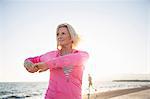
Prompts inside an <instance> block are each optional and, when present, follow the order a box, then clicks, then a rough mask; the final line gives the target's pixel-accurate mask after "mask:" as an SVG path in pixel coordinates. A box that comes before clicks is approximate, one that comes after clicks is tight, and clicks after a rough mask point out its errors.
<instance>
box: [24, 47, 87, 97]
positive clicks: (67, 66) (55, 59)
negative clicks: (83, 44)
mask: <svg viewBox="0 0 150 99" xmlns="http://www.w3.org/2000/svg"><path fill="white" fill-rule="evenodd" d="M88 57H89V55H88V53H87V52H85V51H79V50H75V49H74V50H73V52H72V53H70V54H67V55H64V56H60V53H59V51H58V50H57V51H51V52H48V53H46V54H43V55H41V56H36V57H30V58H27V59H26V61H31V62H33V63H38V62H45V63H46V64H47V65H48V66H49V70H50V79H49V85H48V89H47V91H46V94H45V99H81V98H82V97H81V96H82V94H81V91H82V90H81V86H82V74H83V69H84V62H85V61H86V60H87V59H88Z"/></svg>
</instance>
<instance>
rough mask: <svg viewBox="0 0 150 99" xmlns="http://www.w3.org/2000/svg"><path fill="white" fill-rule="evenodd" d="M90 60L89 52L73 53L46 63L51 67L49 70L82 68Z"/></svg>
mask: <svg viewBox="0 0 150 99" xmlns="http://www.w3.org/2000/svg"><path fill="white" fill-rule="evenodd" d="M88 58H89V54H88V53H87V52H84V51H82V52H78V53H71V54H68V55H64V56H60V57H55V58H53V59H50V60H48V61H46V62H45V63H46V64H47V65H48V66H49V68H63V67H70V66H81V65H83V64H84V62H85V61H86V60H87V59H88Z"/></svg>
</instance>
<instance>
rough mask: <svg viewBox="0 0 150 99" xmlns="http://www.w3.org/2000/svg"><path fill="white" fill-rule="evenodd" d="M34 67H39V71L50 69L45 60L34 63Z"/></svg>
mask: <svg viewBox="0 0 150 99" xmlns="http://www.w3.org/2000/svg"><path fill="white" fill-rule="evenodd" d="M33 67H37V68H38V71H39V72H43V71H46V70H48V69H49V68H48V65H47V64H45V63H44V62H40V63H35V64H33Z"/></svg>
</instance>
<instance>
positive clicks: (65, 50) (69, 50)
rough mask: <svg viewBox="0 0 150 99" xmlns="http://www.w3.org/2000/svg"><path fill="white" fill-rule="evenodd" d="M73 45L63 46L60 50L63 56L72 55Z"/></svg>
mask: <svg viewBox="0 0 150 99" xmlns="http://www.w3.org/2000/svg"><path fill="white" fill-rule="evenodd" d="M72 50H73V49H72V45H66V46H62V49H61V50H60V53H61V55H66V54H69V53H72Z"/></svg>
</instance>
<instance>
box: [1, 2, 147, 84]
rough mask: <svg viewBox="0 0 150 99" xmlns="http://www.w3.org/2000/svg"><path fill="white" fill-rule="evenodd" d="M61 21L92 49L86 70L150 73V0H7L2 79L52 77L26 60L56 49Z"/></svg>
mask: <svg viewBox="0 0 150 99" xmlns="http://www.w3.org/2000/svg"><path fill="white" fill-rule="evenodd" d="M61 23H69V24H71V25H72V26H73V27H74V29H75V30H76V32H77V33H78V34H79V35H80V37H81V42H80V44H79V46H78V47H77V49H79V50H85V51H87V52H88V53H89V54H90V58H89V60H88V62H87V63H86V66H85V71H84V72H85V73H84V75H87V74H88V73H90V74H91V75H92V76H93V77H94V79H98V80H99V79H100V80H104V79H106V78H107V77H109V76H110V75H117V74H150V1H149V0H87V1H86V0H81V1H80V0H71V1H69V0H61V1H60V0H1V1H0V44H1V46H0V81H26V82H27V81H48V79H49V74H50V73H49V71H46V72H43V73H34V74H32V73H28V72H27V71H26V70H25V68H24V67H23V62H24V60H25V59H26V58H28V57H33V56H38V55H41V54H44V53H46V52H48V51H52V50H56V38H55V36H56V33H55V32H56V27H57V25H59V24H61ZM85 77H86V76H85Z"/></svg>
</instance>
